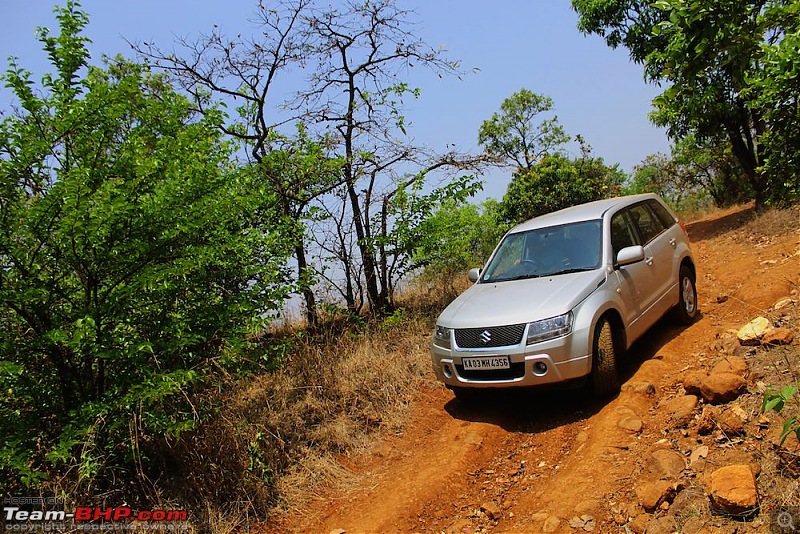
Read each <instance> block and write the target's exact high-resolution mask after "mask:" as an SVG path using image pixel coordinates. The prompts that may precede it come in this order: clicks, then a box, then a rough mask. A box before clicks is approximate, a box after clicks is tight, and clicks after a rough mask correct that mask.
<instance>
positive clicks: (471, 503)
mask: <svg viewBox="0 0 800 534" xmlns="http://www.w3.org/2000/svg"><path fill="white" fill-rule="evenodd" d="M797 213H798V212H797V211H796V210H795V211H794V212H790V215H789V216H788V219H789V221H788V223H787V216H786V215H785V214H784V216H783V217H782V218H780V220H777V219H776V220H771V219H770V218H769V216H766V217H761V218H757V217H756V216H755V215H754V214H753V213H752V210H750V209H738V210H730V211H728V212H724V213H721V214H718V215H715V216H713V217H710V218H708V219H705V220H702V221H699V222H696V223H693V224H691V225H690V226H689V234H690V238H691V239H692V246H693V250H694V252H695V255H696V258H697V262H698V271H699V272H698V281H697V286H698V293H699V298H700V311H701V318H700V319H699V320H698V321H697V322H696V323H695V324H693V325H692V326H690V327H688V328H681V327H677V326H674V325H673V324H671V323H670V322H669V321H667V320H664V321H662V322H661V323H659V324H658V325H657V326H656V327H655V328H654V329H653V330H652V331H651V332H650V333H649V334H647V335H646V336H645V337H644V338H643V339H641V340H639V341H638V342H637V343H636V344H635V345H634V347H633V348H632V350H631V351H630V352H629V353H628V354H627V356H626V363H625V367H624V368H623V373H624V377H625V385H624V386H623V390H622V393H621V394H620V395H619V396H618V397H616V398H614V399H613V400H611V401H607V402H598V401H596V400H595V399H593V398H592V397H591V396H590V395H588V394H587V393H586V392H584V391H580V390H579V391H560V392H532V393H531V392H528V393H525V394H503V395H498V396H497V398H492V399H490V400H486V401H485V402H482V403H481V404H479V405H475V406H467V405H463V404H461V403H459V402H457V401H455V400H454V399H453V397H452V394H451V393H450V392H448V391H447V390H445V389H444V388H442V387H440V386H438V385H437V384H435V383H434V382H433V380H431V381H430V383H429V386H428V387H427V388H426V389H425V390H424V391H422V392H421V393H420V395H419V398H418V400H417V404H416V406H415V407H414V409H413V411H412V415H411V417H410V418H409V420H408V422H407V426H406V431H405V432H404V433H403V434H402V435H400V436H396V437H391V438H387V439H386V440H384V441H382V442H381V443H379V444H377V445H376V446H375V447H374V448H373V449H372V450H371V452H370V453H369V454H365V455H363V456H359V457H356V458H343V459H342V462H343V463H344V465H345V467H346V468H347V469H348V470H349V471H351V472H352V473H353V474H354V475H355V476H354V477H353V478H352V479H349V480H350V482H349V486H347V487H338V488H331V490H330V492H328V493H327V494H324V495H321V496H320V497H319V498H318V499H316V500H315V501H314V503H313V504H312V505H311V506H310V507H309V508H308V509H305V510H294V511H291V512H287V513H284V514H282V515H279V516H278V517H276V518H275V521H274V522H273V523H271V524H269V525H261V528H262V529H263V530H264V531H267V532H324V533H325V532H333V531H338V532H341V531H345V532H347V533H359V532H483V531H492V532H578V531H594V532H625V531H632V532H644V531H645V529H646V531H647V532H673V531H675V530H678V529H682V530H681V531H682V532H768V531H769V528H770V527H769V526H770V523H771V518H770V514H771V513H773V512H774V511H775V510H777V509H778V507H779V506H786V505H797V504H798V502H799V501H800V498H799V497H798V496H797V495H795V494H794V493H793V489H792V488H793V487H794V480H792V478H791V477H790V476H789V475H788V474H787V473H786V472H785V470H783V467H782V466H781V465H779V464H778V463H777V460H776V454H775V446H774V443H775V442H776V441H777V434H778V433H779V432H780V429H781V426H782V422H783V420H782V418H781V417H779V416H778V415H776V414H768V415H766V416H762V415H760V413H759V408H760V405H761V399H762V393H763V390H764V387H765V385H766V384H773V383H780V382H781V381H783V382H784V383H786V382H788V375H789V373H791V372H793V370H792V369H786V368H785V367H786V365H785V364H787V363H788V362H790V361H791V359H790V358H791V357H795V358H796V357H797V355H798V353H800V350H798V345H797V343H798V342H797V341H794V342H793V344H791V345H789V346H788V347H778V348H775V349H769V350H768V349H763V348H748V347H741V346H740V345H739V343H738V341H736V339H735V332H736V330H738V329H739V328H740V327H741V326H742V325H743V324H745V323H747V322H748V321H750V320H751V319H752V318H754V317H756V316H760V315H764V316H767V317H769V318H770V319H771V320H772V321H773V323H776V324H778V325H782V326H784V327H786V328H788V329H790V330H793V331H794V332H795V333H797V330H798V316H799V315H800V312H799V311H798V310H800V305H798V303H797V300H798V288H800V231H798V228H800V217H797V219H798V220H796V221H794V220H793V217H794V216H796V215H797ZM785 297H790V299H791V300H789V301H786V299H785ZM781 299H783V300H784V302H783V304H782V309H780V310H775V309H774V306H775V303H776V302H778V301H780V300H781ZM798 337H800V336H798ZM787 354H788V356H787ZM742 361H744V362H745V363H746V366H747V368H746V369H739V370H737V372H739V374H740V375H742V376H743V377H744V379H745V381H746V384H747V389H746V390H745V391H744V392H743V393H742V394H741V395H740V396H738V397H737V398H736V399H735V400H732V401H729V402H726V403H722V404H720V405H719V406H716V407H711V406H710V405H709V404H708V403H707V402H704V400H703V399H702V395H700V394H699V393H698V394H697V395H696V396H695V397H691V396H690V395H689V393H693V392H694V393H696V392H697V391H696V388H695V389H692V388H693V386H692V383H693V382H692V381H693V377H695V376H700V377H702V376H705V375H706V374H707V373H708V372H709V371H711V370H712V368H714V366H715V365H717V364H719V362H726V363H723V365H727V366H728V367H736V366H737V365H738V364H739V363H740V362H742ZM782 365H783V367H781V366H782ZM798 369H800V366H798ZM729 370H731V369H729ZM697 373H700V374H699V375H697ZM431 378H432V377H431ZM697 397H700V400H699V402H695V401H693V400H692V399H693V398H694V399H697ZM730 414H735V415H737V416H738V417H739V419H740V422H741V424H740V425H737V424H736V422H735V421H734V423H731V424H732V425H733V427H729V426H726V425H727V423H728V422H729V421H730ZM734 427H735V428H734ZM792 439H793V438H792ZM787 443H791V440H790V441H789V442H787ZM729 465H738V466H742V465H744V466H750V467H751V469H752V471H753V472H754V473H755V474H757V475H759V476H758V483H757V484H758V493H759V502H760V511H761V512H760V514H758V515H756V516H755V517H752V516H751V517H749V518H747V519H745V520H740V519H735V518H731V517H729V515H728V514H720V513H712V511H711V509H710V505H709V496H708V494H709V491H710V489H709V485H710V484H711V474H712V473H714V472H715V471H716V470H717V469H718V468H720V467H724V466H729Z"/></svg>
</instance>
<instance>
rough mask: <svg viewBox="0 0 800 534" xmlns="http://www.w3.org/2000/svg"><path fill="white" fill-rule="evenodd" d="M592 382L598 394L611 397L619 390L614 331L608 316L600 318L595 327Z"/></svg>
mask: <svg viewBox="0 0 800 534" xmlns="http://www.w3.org/2000/svg"><path fill="white" fill-rule="evenodd" d="M591 382H592V389H593V390H594V392H595V394H597V395H598V396H601V397H609V396H611V395H614V394H615V393H617V392H619V388H620V385H619V376H618V375H617V350H616V347H615V345H614V332H613V331H612V329H611V323H609V322H608V319H606V318H603V319H600V322H599V323H597V326H596V327H595V333H594V347H593V350H592V378H591Z"/></svg>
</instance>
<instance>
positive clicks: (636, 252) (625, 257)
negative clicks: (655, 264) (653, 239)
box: [617, 245, 644, 267]
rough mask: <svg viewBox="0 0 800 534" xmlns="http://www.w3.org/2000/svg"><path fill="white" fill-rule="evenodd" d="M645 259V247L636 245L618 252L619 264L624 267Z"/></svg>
mask: <svg viewBox="0 0 800 534" xmlns="http://www.w3.org/2000/svg"><path fill="white" fill-rule="evenodd" d="M643 260H644V247H643V246H641V245H635V246H632V247H625V248H623V249H622V250H620V251H619V253H618V254H617V265H619V266H620V267H624V266H626V265H630V264H631V263H636V262H639V261H643Z"/></svg>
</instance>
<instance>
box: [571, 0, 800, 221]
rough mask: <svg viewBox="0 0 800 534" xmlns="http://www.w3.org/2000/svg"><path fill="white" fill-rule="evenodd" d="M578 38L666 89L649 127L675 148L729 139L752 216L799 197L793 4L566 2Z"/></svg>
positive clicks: (799, 5)
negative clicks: (595, 37) (601, 42)
mask: <svg viewBox="0 0 800 534" xmlns="http://www.w3.org/2000/svg"><path fill="white" fill-rule="evenodd" d="M572 5H573V8H574V9H575V10H576V11H577V12H578V13H579V15H580V17H581V20H580V23H579V26H580V28H581V29H582V31H584V32H587V33H597V34H599V35H601V36H604V37H605V38H606V42H607V43H608V44H609V45H611V46H618V45H620V44H622V45H624V46H626V47H627V48H628V49H629V50H630V52H631V57H632V58H633V59H634V60H635V61H637V62H640V63H642V64H643V66H644V70H645V77H646V78H647V79H648V80H650V81H652V82H654V83H658V84H659V85H662V86H664V87H665V89H664V91H663V93H662V94H661V95H659V96H658V97H656V98H655V100H654V102H653V103H654V106H655V111H654V112H653V113H652V115H651V119H652V120H653V121H654V122H655V123H656V124H658V125H662V126H666V127H668V128H669V133H670V135H671V136H672V137H673V138H675V139H682V138H684V137H687V136H689V135H690V134H691V135H694V136H695V137H696V139H697V140H698V141H700V142H703V143H704V142H707V141H712V142H717V141H718V140H719V139H721V138H722V137H726V138H727V142H728V144H729V147H730V151H731V154H733V156H735V157H736V159H737V160H738V165H739V167H740V169H741V171H742V172H743V175H744V176H746V177H747V180H748V182H749V183H748V189H749V191H750V192H751V193H752V196H753V197H754V198H755V200H756V204H757V205H758V206H759V207H760V206H761V205H762V204H763V203H764V202H765V201H768V200H769V201H772V202H776V203H786V202H793V201H795V200H796V199H797V198H798V195H797V193H798V189H800V187H798V184H799V183H800V178H798V176H799V175H800V173H798V167H797V163H798V161H800V158H799V157H798V153H799V152H800V148H798V147H800V144H798V143H797V141H798V138H797V134H796V133H795V132H797V131H798V130H800V129H799V128H798V126H799V125H798V111H797V109H798V108H797V79H798V78H797V73H798V72H799V70H798V68H797V67H798V59H797V57H798V54H797V50H798V48H797V44H798V38H797V31H798V20H800V17H799V16H798V14H800V2H798V0H775V1H770V2H762V1H740V0H724V1H719V0H713V1H712V0H698V1H693V2H687V1H685V0H659V1H656V2H650V1H645V0H573V2H572Z"/></svg>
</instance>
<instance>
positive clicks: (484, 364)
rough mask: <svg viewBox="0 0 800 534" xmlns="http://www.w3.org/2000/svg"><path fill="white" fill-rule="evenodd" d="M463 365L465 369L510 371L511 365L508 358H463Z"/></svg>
mask: <svg viewBox="0 0 800 534" xmlns="http://www.w3.org/2000/svg"><path fill="white" fill-rule="evenodd" d="M461 364H462V365H463V366H464V369H470V370H488V369H509V368H510V367H511V364H510V363H509V361H508V356H482V357H480V358H462V359H461Z"/></svg>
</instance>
